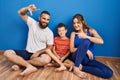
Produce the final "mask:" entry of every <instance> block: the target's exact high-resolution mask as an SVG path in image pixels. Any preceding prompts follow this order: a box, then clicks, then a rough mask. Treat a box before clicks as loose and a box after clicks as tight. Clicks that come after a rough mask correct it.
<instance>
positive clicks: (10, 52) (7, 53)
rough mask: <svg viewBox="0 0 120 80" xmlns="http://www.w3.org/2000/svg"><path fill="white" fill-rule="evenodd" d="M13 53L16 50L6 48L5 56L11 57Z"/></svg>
mask: <svg viewBox="0 0 120 80" xmlns="http://www.w3.org/2000/svg"><path fill="white" fill-rule="evenodd" d="M11 54H15V51H13V50H6V51H4V53H3V56H5V57H9V56H10V55H11Z"/></svg>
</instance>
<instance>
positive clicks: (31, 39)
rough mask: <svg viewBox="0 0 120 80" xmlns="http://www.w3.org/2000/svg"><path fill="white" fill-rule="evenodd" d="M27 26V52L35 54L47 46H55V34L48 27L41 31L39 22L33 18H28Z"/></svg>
mask: <svg viewBox="0 0 120 80" xmlns="http://www.w3.org/2000/svg"><path fill="white" fill-rule="evenodd" d="M27 25H28V28H29V31H28V40H27V46H26V50H27V51H29V52H32V53H35V52H36V51H38V50H41V49H44V48H46V47H47V45H52V44H53V32H52V31H51V30H50V29H49V28H48V27H46V28H45V29H41V28H40V27H39V22H37V21H36V20H34V19H33V18H31V17H28V20H27Z"/></svg>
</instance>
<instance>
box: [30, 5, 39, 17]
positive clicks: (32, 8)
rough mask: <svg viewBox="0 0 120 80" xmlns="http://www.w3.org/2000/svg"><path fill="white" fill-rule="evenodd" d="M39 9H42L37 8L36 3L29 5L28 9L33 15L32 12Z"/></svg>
mask: <svg viewBox="0 0 120 80" xmlns="http://www.w3.org/2000/svg"><path fill="white" fill-rule="evenodd" d="M37 10H40V9H37V8H36V6H35V5H34V4H31V5H29V6H28V11H29V12H30V15H31V16H32V12H33V11H37Z"/></svg>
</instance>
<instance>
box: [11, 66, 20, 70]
mask: <svg viewBox="0 0 120 80" xmlns="http://www.w3.org/2000/svg"><path fill="white" fill-rule="evenodd" d="M11 68H12V70H15V71H17V70H19V69H20V67H19V66H18V65H13V66H12V67H11Z"/></svg>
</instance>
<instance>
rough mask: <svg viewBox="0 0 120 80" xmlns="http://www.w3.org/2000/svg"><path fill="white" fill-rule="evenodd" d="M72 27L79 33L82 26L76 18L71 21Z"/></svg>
mask: <svg viewBox="0 0 120 80" xmlns="http://www.w3.org/2000/svg"><path fill="white" fill-rule="evenodd" d="M73 27H74V29H75V30H76V31H79V30H81V29H82V27H83V25H82V22H81V21H78V19H77V18H74V19H73Z"/></svg>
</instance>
